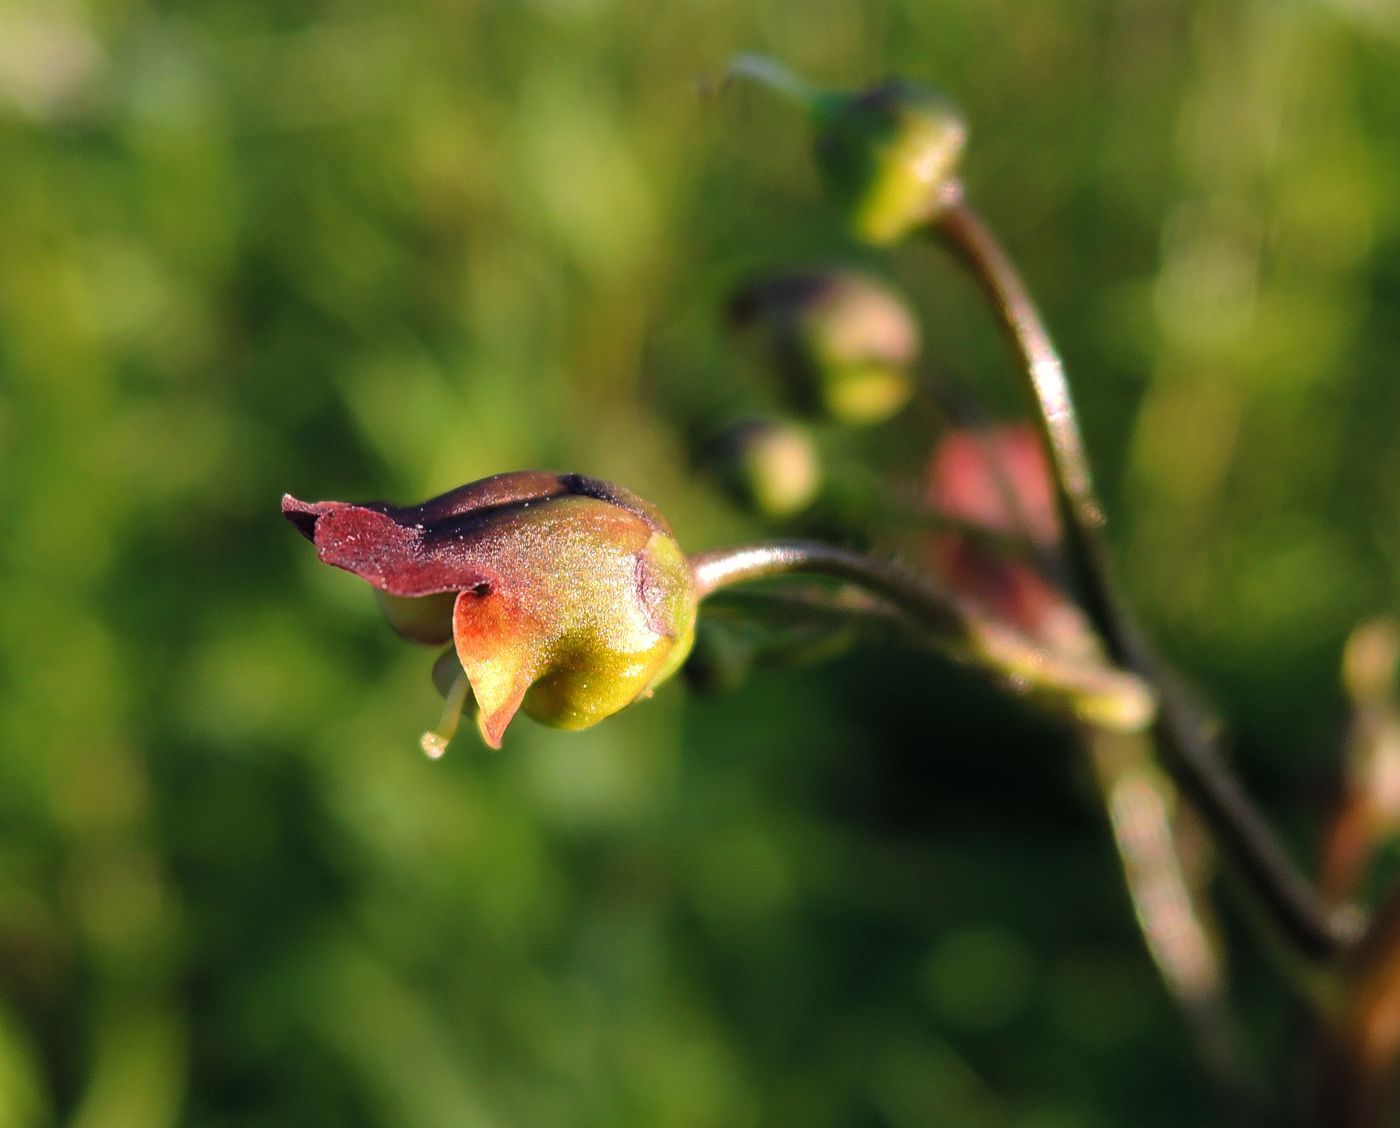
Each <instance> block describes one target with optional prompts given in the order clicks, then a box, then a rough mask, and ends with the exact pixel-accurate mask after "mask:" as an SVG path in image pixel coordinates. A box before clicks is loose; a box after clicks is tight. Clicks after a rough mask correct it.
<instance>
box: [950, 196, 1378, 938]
mask: <svg viewBox="0 0 1400 1128" xmlns="http://www.w3.org/2000/svg"><path fill="white" fill-rule="evenodd" d="M934 230H935V232H936V233H937V234H938V235H939V236H940V237H941V238H942V240H943V241H944V243H945V244H947V246H948V247H949V248H950V249H951V250H953V252H954V253H956V254H957V255H958V256H959V258H961V259H962V261H963V262H964V263H965V264H966V265H967V267H968V268H969V269H970V270H971V272H972V274H973V276H974V277H975V278H976V280H977V282H978V284H979V285H980V286H981V287H982V290H983V291H984V292H985V294H986V295H987V297H988V299H989V300H990V302H991V304H992V307H993V309H994V310H995V311H996V315H997V318H998V320H999V321H1000V323H1001V326H1002V328H1003V329H1004V330H1005V333H1006V336H1007V338H1008V340H1009V341H1010V342H1011V344H1012V346H1013V347H1014V348H1015V350H1016V352H1017V354H1018V356H1019V359H1020V360H1021V367H1022V369H1023V373H1024V375H1025V377H1026V383H1027V388H1028V391H1029V393H1030V398H1031V401H1032V403H1033V405H1034V407H1035V414H1036V420H1037V424H1038V426H1039V428H1040V430H1041V433H1042V436H1043V438H1044V440H1045V445H1046V449H1047V450H1048V451H1049V454H1050V462H1051V467H1052V469H1053V471H1054V475H1055V483H1056V489H1057V493H1058V495H1059V499H1060V508H1061V512H1062V514H1063V516H1064V519H1065V528H1066V533H1065V536H1066V542H1067V545H1068V547H1069V550H1070V556H1071V558H1072V559H1073V561H1074V563H1075V566H1076V572H1077V575H1078V579H1079V581H1080V584H1081V586H1082V589H1083V593H1084V602H1085V609H1086V610H1087V611H1088V612H1089V615H1090V617H1091V618H1092V619H1093V621H1094V623H1095V625H1096V626H1097V627H1098V629H1099V630H1100V631H1101V632H1102V634H1103V637H1104V641H1105V643H1106V645H1107V646H1108V650H1109V654H1110V655H1111V656H1112V658H1113V660H1114V661H1115V662H1116V663H1118V664H1119V665H1121V666H1123V667H1125V668H1127V669H1129V670H1132V671H1134V672H1135V673H1137V674H1139V675H1140V676H1142V677H1143V678H1144V680H1146V681H1147V682H1148V683H1149V684H1151V685H1153V686H1154V687H1155V688H1156V689H1157V691H1158V694H1159V696H1160V709H1159V712H1158V715H1157V719H1156V722H1155V725H1154V730H1155V735H1156V737H1157V739H1158V742H1159V744H1160V746H1161V748H1162V749H1163V752H1164V754H1165V756H1166V761H1167V766H1168V768H1169V769H1170V770H1171V772H1172V774H1173V776H1174V777H1175V779H1176V782H1177V783H1178V785H1179V786H1180V787H1181V788H1182V790H1183V791H1184V792H1185V793H1186V795H1187V796H1188V797H1189V798H1190V799H1191V801H1192V802H1194V803H1195V804H1196V806H1197V807H1198V808H1199V810H1200V811H1201V814H1202V816H1203V817H1204V818H1205V819H1206V821H1207V823H1208V824H1209V826H1210V827H1211V829H1212V831H1213V832H1214V834H1215V836H1216V838H1217V840H1218V841H1219V842H1220V844H1221V846H1222V848H1223V850H1224V853H1225V855H1226V856H1227V857H1228V858H1229V859H1230V861H1231V862H1232V863H1233V864H1234V866H1235V867H1236V869H1237V870H1238V871H1239V873H1240V874H1241V876H1242V877H1243V878H1244V879H1245V880H1246V882H1247V883H1248V884H1249V886H1250V887H1251V888H1252V889H1254V890H1255V891H1256V893H1257V894H1258V896H1259V899H1260V901H1261V902H1262V903H1263V905H1264V907H1265V908H1266V909H1267V911H1268V913H1269V915H1270V916H1271V918H1272V919H1273V921H1274V922H1275V924H1276V925H1277V927H1278V929H1279V931H1280V932H1281V933H1282V934H1283V935H1284V936H1285V937H1286V938H1287V939H1288V940H1289V941H1290V942H1291V943H1292V945H1293V947H1295V948H1296V949H1297V951H1298V952H1299V953H1300V954H1302V955H1303V956H1304V957H1306V958H1308V959H1309V960H1326V959H1329V958H1331V957H1333V956H1335V955H1336V954H1337V953H1338V952H1339V951H1340V950H1341V949H1343V948H1345V947H1346V946H1347V945H1348V944H1349V943H1350V942H1351V941H1352V940H1354V938H1355V929H1354V922H1352V921H1351V920H1350V919H1349V918H1347V917H1346V916H1345V915H1344V914H1334V913H1332V912H1329V910H1328V908H1327V906H1326V905H1324V904H1323V902H1322V900H1321V898H1320V897H1319V895H1318V893H1317V891H1316V889H1314V888H1313V886H1312V885H1311V883H1309V882H1308V881H1307V879H1306V878H1304V877H1303V875H1302V874H1301V873H1300V871H1299V870H1298V869H1297V867H1296V866H1295V865H1294V863H1293V861H1292V859H1291V858H1290V857H1289V856H1288V854H1287V852H1286V851H1285V850H1284V849H1283V847H1282V845H1281V844H1280V843H1279V841H1278V839H1277V838H1276V837H1275V835H1274V833H1273V831H1272V829H1271V828H1270V827H1269V825H1268V823H1267V822H1266V821H1265V819H1264V818H1263V816H1262V815H1261V814H1260V813H1259V811H1258V810H1257V808H1255V806H1254V805H1253V803H1252V802H1251V801H1250V800H1249V798H1248V797H1247V796H1246V795H1245V793H1244V791H1243V790H1242V789H1241V787H1240V785H1239V783H1238V781H1237V780H1236V779H1235V777H1234V776H1233V775H1232V774H1231V773H1230V771H1229V769H1228V768H1227V767H1226V766H1225V764H1224V762H1223V760H1222V759H1221V757H1220V754H1219V752H1218V750H1217V748H1216V746H1215V740H1214V737H1213V735H1212V732H1211V725H1210V723H1209V722H1208V721H1207V719H1206V718H1205V717H1204V716H1202V715H1201V713H1200V712H1199V710H1198V709H1197V708H1196V705H1195V703H1194V701H1193V700H1192V699H1191V697H1190V695H1189V694H1188V693H1187V692H1186V690H1185V688H1184V687H1183V686H1182V685H1181V683H1180V681H1179V680H1178V679H1177V677H1176V676H1175V675H1174V674H1173V673H1172V672H1171V671H1170V670H1168V669H1167V668H1166V667H1165V666H1163V664H1162V663H1161V662H1160V661H1159V660H1158V659H1157V658H1156V656H1155V655H1154V654H1153V653H1152V651H1151V650H1150V648H1149V647H1148V646H1147V645H1146V643H1145V642H1144V640H1143V638H1142V635H1141V633H1140V632H1139V630H1138V628H1137V626H1136V624H1135V623H1134V622H1133V620H1132V617H1131V615H1130V614H1129V613H1128V610H1127V608H1126V607H1125V605H1124V603H1123V601H1122V600H1121V599H1120V598H1119V597H1118V594H1117V592H1116V590H1115V587H1114V583H1113V578H1112V569H1111V567H1110V564H1109V556H1108V549H1107V545H1106V543H1105V540H1104V536H1103V527H1104V510H1103V506H1102V505H1101V504H1100V502H1099V499H1098V496H1097V494H1096V493H1095V490H1094V483H1093V476H1092V474H1091V473H1090V469H1089V460H1088V457H1087V456H1086V454H1085V450H1084V440H1083V438H1082V436H1081V434H1080V431H1079V422H1078V417H1077V416H1076V414H1075V410H1074V403H1073V400H1072V399H1071V396H1070V391H1069V383H1068V381H1067V380H1066V378H1065V369H1064V364H1063V363H1062V361H1061V360H1060V357H1059V354H1058V353H1057V352H1056V350H1055V346H1054V343H1053V342H1052V341H1051V339H1050V335H1049V333H1048V332H1047V331H1046V329H1045V324H1044V322H1043V321H1042V320H1041V316H1040V311H1039V310H1038V309H1037V308H1036V305H1035V302H1034V301H1033V300H1032V299H1031V296H1030V293H1029V292H1028V291H1027V289H1026V287H1025V284H1024V283H1023V282H1022V280H1021V277H1020V274H1019V272H1018V271H1017V270H1016V267H1015V265H1014V264H1013V263H1012V262H1011V260H1010V259H1009V258H1008V257H1007V255H1006V252H1005V251H1004V250H1002V248H1001V245H1000V244H999V243H998V242H997V240H996V237H995V236H994V235H993V234H992V232H991V231H990V230H989V229H988V228H987V226H986V224H985V223H983V222H982V219H981V217H980V216H978V214H977V213H976V211H974V210H973V208H972V206H971V205H970V204H968V203H967V201H966V200H965V199H964V197H963V194H962V191H961V187H960V186H956V185H955V186H953V187H951V188H949V189H948V190H947V191H946V194H945V201H944V206H943V207H942V208H941V209H940V211H939V212H938V215H937V219H936V220H935V223H934Z"/></svg>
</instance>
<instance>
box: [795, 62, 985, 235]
mask: <svg viewBox="0 0 1400 1128" xmlns="http://www.w3.org/2000/svg"><path fill="white" fill-rule="evenodd" d="M813 116H814V118H815V119H816V123H817V137H816V141H815V154H816V159H817V166H818V168H819V169H820V170H821V174H822V178H823V179H824V180H825V182H826V187H827V191H828V192H830V193H831V196H832V199H833V200H835V202H836V205H837V206H838V207H839V208H840V209H841V210H842V212H843V213H844V214H845V216H846V222H847V224H848V225H849V226H850V228H851V230H852V232H853V233H854V234H855V235H856V236H857V237H858V238H860V239H863V240H865V241H866V242H868V243H874V244H877V245H879V246H888V245H890V244H892V243H897V242H899V241H900V240H901V239H903V238H904V237H905V236H907V235H909V234H910V233H911V232H913V231H914V230H916V229H917V228H919V227H921V226H923V225H925V224H927V223H928V222H929V221H930V220H932V219H934V218H935V217H936V216H937V214H938V212H939V210H940V209H941V208H942V207H944V206H945V205H946V203H947V189H948V187H949V185H951V184H953V183H954V182H955V179H956V176H957V172H958V165H959V162H960V161H961V158H962V151H963V146H964V145H965V144H966V141H967V123H966V122H965V121H964V120H963V117H962V115H961V114H960V113H959V112H958V110H957V108H956V107H955V106H954V105H953V104H952V103H951V102H949V101H948V100H947V99H946V98H944V97H943V96H942V95H941V94H938V93H936V92H935V91H933V90H930V89H928V88H927V87H924V86H919V85H917V84H916V83H912V82H905V81H902V80H895V81H891V82H887V83H885V84H883V85H881V86H876V87H873V88H872V89H870V90H867V91H865V92H863V93H859V94H827V95H823V96H821V97H820V98H818V99H817V100H816V101H815V104H814V106H813Z"/></svg>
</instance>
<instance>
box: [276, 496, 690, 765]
mask: <svg viewBox="0 0 1400 1128" xmlns="http://www.w3.org/2000/svg"><path fill="white" fill-rule="evenodd" d="M282 512H283V514H284V515H285V516H286V517H287V518H288V519H289V520H290V521H291V522H292V523H293V524H294V525H296V526H297V528H298V529H299V530H300V531H301V532H302V533H303V535H305V536H306V537H307V539H308V540H310V541H312V543H314V544H315V545H316V549H317V552H318V554H319V555H320V558H321V559H322V560H323V561H325V562H326V563H327V564H332V565H334V566H335V567H338V568H344V569H345V570H347V571H350V572H353V573H355V574H356V575H358V576H360V577H361V578H363V579H365V580H367V581H368V582H369V583H370V584H372V585H373V586H374V587H375V588H377V589H378V590H379V592H380V593H381V598H382V600H383V603H384V607H385V611H386V613H387V614H388V617H389V620H390V623H391V625H393V626H394V627H395V629H396V630H398V631H399V632H400V633H401V634H403V635H404V636H405V637H407V638H409V639H412V640H413V641H416V642H423V643H429V644H435V643H441V642H444V641H447V640H449V639H450V640H451V641H452V642H453V645H454V647H455V650H456V654H457V658H458V660H459V662H460V664H461V668H462V671H463V674H464V675H465V678H466V680H467V681H468V682H469V683H470V686H471V690H472V694H473V695H474V696H475V698H476V702H477V705H478V713H477V723H478V726H479V727H480V730H481V734H482V736H483V738H484V739H485V740H486V742H487V743H488V744H490V745H491V746H492V747H499V746H500V741H501V735H502V734H503V733H504V731H505V729H506V726H507V725H508V724H509V723H510V721H511V719H512V718H513V717H514V716H515V714H516V712H517V711H518V710H520V709H522V708H523V709H524V711H525V712H526V713H527V714H529V715H530V716H531V717H533V718H535V719H536V720H538V721H541V722H543V723H544V724H548V725H552V726H554V727H556V728H564V729H581V728H586V727H588V726H589V725H592V724H596V723H597V722H598V721H600V720H602V719H604V718H605V717H609V716H611V715H612V714H613V713H616V712H617V711H618V710H619V709H622V708H624V707H625V706H627V705H628V704H630V703H631V702H633V701H635V700H637V699H638V698H639V697H644V696H647V695H649V694H650V693H651V691H652V689H653V687H654V686H656V685H657V684H658V683H660V682H661V681H663V680H665V679H666V678H667V677H669V676H670V675H671V674H672V673H674V672H675V670H676V669H677V668H678V667H679V666H680V664H681V663H682V662H683V661H684V659H685V656H686V654H687V652H688V651H689V649H690V646H691V642H692V640H693V638H694V632H695V614H696V596H695V590H694V583H693V579H692V576H691V571H690V564H689V562H688V561H687V560H686V557H685V554H684V553H683V552H682V551H681V549H680V546H679V545H678V544H677V543H676V540H675V537H674V536H673V535H672V533H671V529H670V526H669V525H667V524H666V521H665V519H664V518H663V517H662V516H661V515H660V513H659V512H657V510H656V509H655V508H654V507H653V506H652V505H650V504H649V503H648V502H645V501H643V500H642V499H641V498H639V497H637V496H636V495H635V494H632V493H629V492H628V491H626V490H623V489H619V488H618V487H616V486H612V485H609V484H607V483H605V482H599V481H596V480H594V479H591V478H585V477H582V476H580V475H576V474H569V475H558V474H551V473H545V472H537V471H524V472H520V473H515V474H501V475H497V476H496V477H494V478H487V479H485V480H483V481H480V482H474V483H472V484H470V485H467V486H462V487H460V488H459V489H456V490H453V491H452V492H450V493H447V494H443V495H442V496H441V497H438V498H434V499H433V500H431V501H427V502H424V503H423V504H422V505H416V506H406V507H402V508H399V507H396V506H391V505H386V504H384V503H381V502H372V503H369V504H366V505H348V504H345V503H343V502H337V501H324V502H316V503H307V502H302V501H298V500H296V499H295V498H293V497H291V496H290V495H288V496H286V497H284V498H283V499H282ZM449 697H451V695H450V694H449ZM463 704H464V693H463V694H461V695H459V696H458V700H457V702H456V707H457V708H458V709H459V710H460V709H461V708H462V707H463ZM453 723H454V724H455V719H454V720H453ZM445 727H447V728H448V729H449V731H450V727H451V725H447V726H445ZM429 737H433V738H434V743H433V745H432V747H431V748H430V747H429V738H428V737H425V743H424V747H425V748H428V749H429V750H430V751H432V752H439V753H440V751H441V745H442V743H444V742H445V741H444V740H437V739H436V734H429Z"/></svg>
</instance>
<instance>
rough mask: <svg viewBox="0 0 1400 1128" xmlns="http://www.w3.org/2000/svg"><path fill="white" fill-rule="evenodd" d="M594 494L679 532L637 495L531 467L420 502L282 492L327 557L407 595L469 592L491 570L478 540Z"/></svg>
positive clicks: (286, 511) (290, 514)
mask: <svg viewBox="0 0 1400 1128" xmlns="http://www.w3.org/2000/svg"><path fill="white" fill-rule="evenodd" d="M562 497H587V498H593V499H595V500H598V501H604V502H607V503H608V504H610V505H616V506H619V507H620V508H622V509H624V510H627V511H628V512H630V513H633V514H635V515H636V516H638V517H640V518H641V519H642V520H643V521H645V522H646V523H647V524H648V525H650V526H651V528H652V529H654V530H655V531H657V532H661V533H664V534H666V535H667V536H670V535H671V529H670V526H669V525H668V524H667V523H666V519H665V518H664V517H662V515H661V513H660V512H659V511H658V510H657V509H656V508H655V507H654V506H652V505H651V504H649V503H648V502H645V501H643V500H642V499H641V498H639V497H637V496H636V495H635V494H632V493H629V492H628V491H626V490H622V489H619V488H618V487H616V486H614V485H612V484H611V483H608V482H604V481H601V480H599V479H597V478H589V477H586V476H584V475H582V474H557V473H553V472H551V471H547V470H525V471H518V472H515V473H509V474H497V475H495V476H494V477H491V478H483V479H482V480H481V481H479V482H471V483H469V484H467V485H465V486H458V487H457V488H456V489H454V490H449V491H448V492H447V493H444V494H440V495H439V496H437V497H434V498H430V499H429V500H428V501H425V502H423V503H422V504H420V505H405V506H396V505H391V504H389V503H388V502H383V501H370V502H364V503H362V504H350V503H347V502H343V501H315V502H308V501H301V500H299V499H298V498H295V497H293V496H292V495H291V494H284V495H283V496H282V515H283V516H284V517H286V518H287V520H288V521H290V522H291V523H292V525H294V526H295V527H296V529H297V531H298V532H300V533H301V535H302V536H304V537H305V538H306V539H307V540H309V541H310V542H311V543H312V544H314V545H315V546H316V552H317V555H318V556H319V557H320V558H321V560H322V561H323V562H324V563H326V564H330V565H332V566H333V567H336V568H343V569H344V570H345V571H347V572H353V573H354V574H355V575H357V576H359V577H360V578H361V579H364V580H366V581H368V582H369V583H371V584H373V585H374V586H375V587H377V588H378V589H379V590H380V591H384V592H387V593H388V594H390V595H397V596H400V597H403V598H416V597H419V596H425V595H438V594H440V593H442V592H448V591H465V590H467V589H469V588H474V587H477V586H478V585H480V584H482V583H489V582H490V579H491V577H490V576H489V575H488V574H487V573H486V572H485V571H484V570H483V569H482V568H481V566H480V564H479V563H478V562H477V561H478V558H479V556H480V553H479V551H477V548H476V545H477V544H478V543H479V542H480V540H481V538H483V537H485V536H487V535H488V534H489V531H490V530H491V528H492V526H493V525H499V524H500V523H501V522H503V521H506V520H508V519H510V518H512V517H515V516H518V515H520V514H521V513H522V512H524V511H527V510H528V509H529V508H530V507H531V506H532V505H536V504H539V503H542V502H546V501H550V500H553V499H555V498H562Z"/></svg>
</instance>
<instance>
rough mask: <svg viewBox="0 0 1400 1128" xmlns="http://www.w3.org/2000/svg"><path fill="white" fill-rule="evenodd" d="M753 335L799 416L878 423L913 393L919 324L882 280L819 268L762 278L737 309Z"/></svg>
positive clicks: (737, 301) (733, 310)
mask: <svg viewBox="0 0 1400 1128" xmlns="http://www.w3.org/2000/svg"><path fill="white" fill-rule="evenodd" d="M730 316H731V320H732V322H733V324H734V326H735V327H736V328H738V329H749V330H751V331H752V334H753V336H754V337H755V338H756V339H757V342H758V344H759V347H760V349H761V350H762V351H763V352H764V353H766V354H767V357H768V359H769V360H770V362H771V363H772V364H773V366H774V367H775V369H776V370H777V373H778V376H779V378H780V379H781V381H782V384H783V387H784V389H785V390H786V392H787V393H788V396H789V398H790V399H791V401H792V402H793V405H794V406H795V407H796V408H798V409H799V410H803V411H806V412H810V413H816V414H822V415H827V416H829V417H831V418H834V419H838V420H840V421H842V422H845V423H857V424H859V423H878V422H880V421H881V420H884V419H888V418H889V417H890V416H892V415H893V414H895V412H897V411H898V410H899V409H900V408H902V407H903V406H904V405H905V403H907V402H908V400H909V397H910V395H911V394H912V392H913V380H912V377H911V375H910V369H911V368H912V366H913V364H914V362H915V360H916V359H917V358H918V355H919V346H920V334H919V325H918V322H917V321H916V320H915V319H914V315H913V313H912V312H911V311H910V309H909V307H908V306H907V305H906V304H905V303H904V301H903V299H902V298H901V297H900V296H899V295H898V294H897V293H895V292H894V291H893V290H892V289H891V288H890V287H889V286H887V285H886V284H885V283H884V282H882V281H880V280H879V279H878V278H874V277H872V276H870V275H868V274H864V273H861V272H858V271H852V270H813V271H802V272H798V273H793V274H785V275H779V276H777V277H772V278H766V279H761V280H759V281H757V282H754V283H751V284H749V285H748V286H746V287H744V289H743V290H741V291H740V292H739V294H738V295H736V297H735V298H734V300H733V302H732V303H731V306H730Z"/></svg>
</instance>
